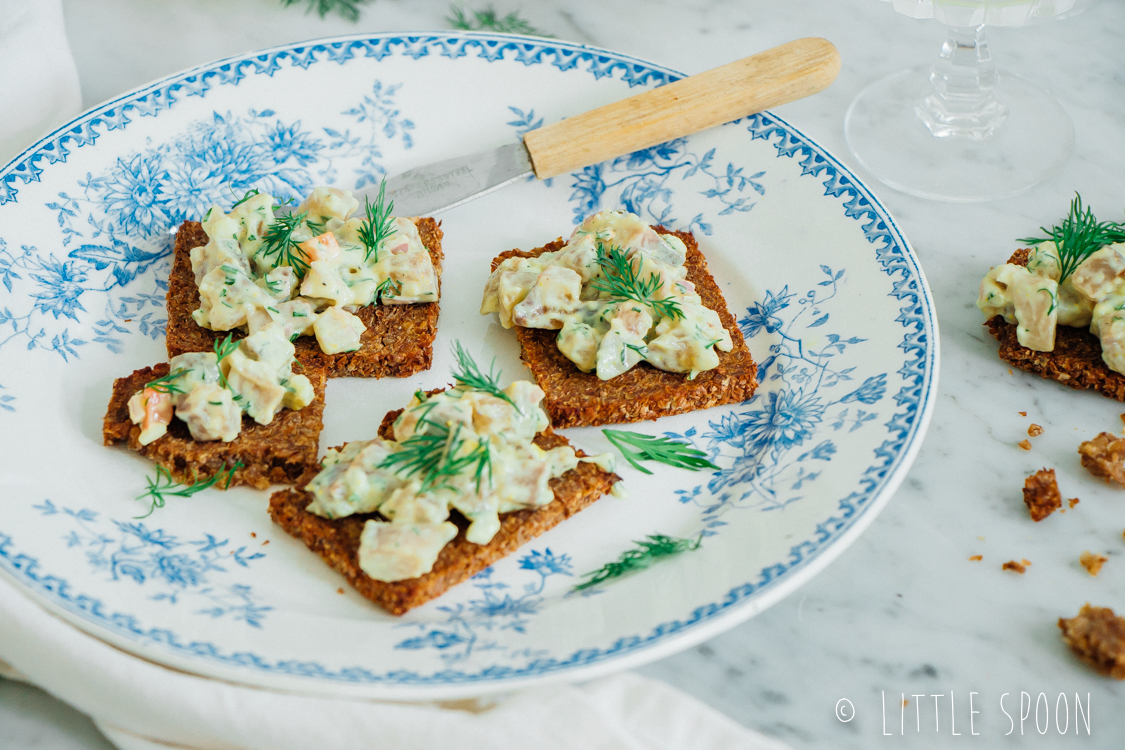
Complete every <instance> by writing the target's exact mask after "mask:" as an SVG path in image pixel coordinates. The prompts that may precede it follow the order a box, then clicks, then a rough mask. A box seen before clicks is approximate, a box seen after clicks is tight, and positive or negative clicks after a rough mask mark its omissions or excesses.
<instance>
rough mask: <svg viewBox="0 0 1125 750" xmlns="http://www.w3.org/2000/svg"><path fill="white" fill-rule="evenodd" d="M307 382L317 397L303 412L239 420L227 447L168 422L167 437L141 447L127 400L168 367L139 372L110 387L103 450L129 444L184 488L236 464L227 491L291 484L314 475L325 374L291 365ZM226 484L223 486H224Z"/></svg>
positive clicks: (181, 424) (177, 422) (178, 422)
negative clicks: (241, 486)
mask: <svg viewBox="0 0 1125 750" xmlns="http://www.w3.org/2000/svg"><path fill="white" fill-rule="evenodd" d="M294 369H295V370H297V372H298V374H304V375H305V376H306V377H307V378H308V379H309V380H310V381H311V382H312V386H313V391H314V392H315V393H316V398H314V399H313V401H312V403H311V404H309V405H308V406H306V407H305V408H304V409H300V410H297V411H292V410H290V409H283V410H282V411H280V412H279V413H278V414H277V416H275V417H274V419H273V421H272V422H270V423H269V424H268V425H260V424H258V423H257V422H255V421H254V420H252V419H250V417H247V416H245V415H243V417H242V431H241V432H240V433H239V434H238V437H237V438H235V439H234V440H232V441H231V442H229V443H224V442H222V441H221V440H213V441H207V442H197V441H195V440H193V439H192V437H191V433H190V432H189V431H188V428H187V425H186V424H185V423H184V421H183V420H181V419H179V418H178V417H173V418H172V424H170V425H168V432H167V433H166V434H165V435H164V436H163V437H161V438H159V439H158V440H155V441H153V442H151V443H149V444H148V445H141V444H140V443H139V442H138V438H139V437H140V434H141V428H140V426H139V425H135V424H133V423H132V422H131V421H130V420H129V406H128V403H129V399H130V398H131V397H132V396H133V394H134V393H136V392H137V391H139V390H141V389H142V388H144V386H145V383H148V382H149V381H152V380H155V379H157V378H162V377H164V376H165V375H167V374H168V363H167V362H163V363H161V364H158V365H155V366H153V367H145V368H144V369H141V370H137V371H136V372H134V373H133V374H132V375H130V376H129V377H126V378H118V379H117V380H115V381H114V382H113V396H112V397H111V398H110V401H109V409H108V411H106V415H105V421H104V423H103V425H102V438H103V439H104V441H105V444H106V445H115V444H118V443H127V444H128V446H129V448H131V449H132V450H134V451H136V452H137V453H140V454H141V455H142V456H145V457H146V458H150V459H152V460H153V461H155V462H156V463H158V464H160V465H161V466H163V467H164V468H165V469H167V470H168V472H169V473H170V474H171V475H172V477H173V478H174V479H175V480H176V481H178V482H182V483H185V484H192V483H194V482H196V481H199V480H203V479H209V478H210V477H212V476H214V475H215V474H216V473H217V472H219V471H225V470H226V469H227V468H228V467H230V466H234V464H235V463H236V462H241V463H242V465H243V466H242V468H241V469H238V470H237V471H236V472H234V476H233V478H232V479H231V482H230V484H231V486H232V487H233V486H234V485H239V484H245V485H249V486H251V487H256V488H257V489H260V490H264V489H266V488H267V487H269V486H270V485H271V484H292V483H294V482H296V481H298V480H299V479H300V478H301V476H302V475H304V474H305V473H306V472H309V471H312V472H315V471H317V470H318V469H319V466H320V464H319V463H318V461H317V445H318V442H319V440H320V430H321V428H322V427H323V426H324V423H323V420H322V417H323V415H324V385H325V381H326V376H325V373H324V370H314V369H311V368H309V367H305V368H304V370H301V369H300V366H299V365H298V366H295V367H294ZM224 484H225V483H224Z"/></svg>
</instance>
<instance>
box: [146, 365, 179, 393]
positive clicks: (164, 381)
mask: <svg viewBox="0 0 1125 750" xmlns="http://www.w3.org/2000/svg"><path fill="white" fill-rule="evenodd" d="M185 372H187V370H185V369H184V368H183V367H177V368H176V369H175V370H172V372H170V373H168V374H167V375H165V376H164V377H162V378H157V379H156V380H150V381H148V382H147V383H145V388H151V389H152V390H154V391H157V392H159V393H183V392H184V389H183V388H180V386H178V385H176V381H177V380H178V379H179V377H180V376H181V375H183V374H184V373H185Z"/></svg>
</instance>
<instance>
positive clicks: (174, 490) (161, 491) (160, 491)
mask: <svg viewBox="0 0 1125 750" xmlns="http://www.w3.org/2000/svg"><path fill="white" fill-rule="evenodd" d="M241 468H243V463H242V462H241V461H235V462H234V465H233V466H229V467H227V468H225V469H220V470H219V471H217V472H215V474H214V475H213V476H212V477H211V478H210V479H203V480H200V481H197V482H195V483H193V484H188V485H185V484H181V483H180V482H177V481H176V480H174V479H172V475H171V474H170V473H169V472H168V470H167V469H165V468H164V467H163V466H159V465H158V466H157V467H156V477H155V478H153V477H145V481H147V482H148V489H147V490H145V491H144V492H142V493H141V494H139V495H137V498H136V499H137V500H143V499H145V498H151V499H152V507H151V508H149V509H148V513H145V514H144V515H143V516H136V518H148V517H149V516H151V515H152V514H153V511H155V510H156V509H157V508H163V507H164V503H165V501H166V499H167V498H169V497H191V496H192V495H194V494H195V493H197V492H202V491H203V490H205V489H207V488H209V487H214V486H215V485H216V484H218V483H219V482H220V481H222V479H223V476H224V475H226V482H225V483H224V484H223V489H224V490H225V489H227V488H229V487H230V482H231V480H232V479H234V473H235V472H236V471H238V470H239V469H241Z"/></svg>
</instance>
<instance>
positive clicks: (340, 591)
mask: <svg viewBox="0 0 1125 750" xmlns="http://www.w3.org/2000/svg"><path fill="white" fill-rule="evenodd" d="M336 593H337V594H342V593H344V589H342V588H338V589H336Z"/></svg>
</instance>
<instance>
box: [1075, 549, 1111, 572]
mask: <svg viewBox="0 0 1125 750" xmlns="http://www.w3.org/2000/svg"><path fill="white" fill-rule="evenodd" d="M1108 561H1109V558H1108V557H1106V556H1105V555H1095V554H1094V553H1093V552H1090V551H1089V550H1087V551H1085V552H1083V553H1082V554H1081V556H1079V558H1078V562H1080V563H1082V567H1083V568H1085V569H1086V572H1087V573H1089V574H1090V575H1092V576H1096V575H1097V574H1098V573H1100V572H1101V570H1102V566H1103V565H1105V564H1106V563H1107V562H1108Z"/></svg>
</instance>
